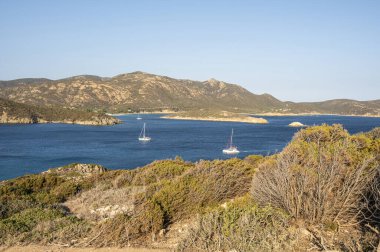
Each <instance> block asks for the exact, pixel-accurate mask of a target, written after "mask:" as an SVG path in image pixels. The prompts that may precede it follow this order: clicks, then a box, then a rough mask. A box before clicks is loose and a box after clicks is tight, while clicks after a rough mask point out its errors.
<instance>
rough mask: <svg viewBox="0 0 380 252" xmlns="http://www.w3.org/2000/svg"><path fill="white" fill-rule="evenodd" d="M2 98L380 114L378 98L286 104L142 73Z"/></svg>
mask: <svg viewBox="0 0 380 252" xmlns="http://www.w3.org/2000/svg"><path fill="white" fill-rule="evenodd" d="M0 97H3V98H6V99H10V100H14V101H17V102H21V103H27V104H34V105H40V106H63V107H67V108H81V109H91V110H103V109H105V110H107V111H108V112H110V113H118V112H133V111H135V112H140V111H148V112H149V111H167V110H170V111H184V110H196V109H200V108H203V109H210V110H219V111H221V110H226V111H229V112H245V113H254V114H257V113H277V114H291V113H296V114H298V113H327V114H345V115H351V114H352V115H373V116H379V115H380V100H376V101H369V102H361V101H353V100H332V101H326V102H318V103H293V102H282V101H280V100H278V99H276V98H274V97H273V96H271V95H269V94H263V95H256V94H253V93H251V92H249V91H248V90H246V89H244V88H242V87H241V86H239V85H235V84H229V83H225V82H223V81H218V80H215V79H210V80H207V81H193V80H183V79H174V78H170V77H167V76H159V75H154V74H149V73H143V72H133V73H127V74H120V75H117V76H114V77H112V78H103V77H99V76H92V75H81V76H74V77H70V78H65V79H61V80H48V79H42V78H41V79H20V80H13V81H2V82H0Z"/></svg>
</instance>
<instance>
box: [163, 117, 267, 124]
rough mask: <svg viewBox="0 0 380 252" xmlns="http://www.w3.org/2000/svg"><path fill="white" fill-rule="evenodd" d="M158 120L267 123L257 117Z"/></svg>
mask: <svg viewBox="0 0 380 252" xmlns="http://www.w3.org/2000/svg"><path fill="white" fill-rule="evenodd" d="M160 118H163V119H171V120H190V121H211V122H240V123H252V124H268V123H269V122H268V121H267V120H266V119H264V118H257V117H247V118H239V117H230V118H220V117H186V116H161V117H160Z"/></svg>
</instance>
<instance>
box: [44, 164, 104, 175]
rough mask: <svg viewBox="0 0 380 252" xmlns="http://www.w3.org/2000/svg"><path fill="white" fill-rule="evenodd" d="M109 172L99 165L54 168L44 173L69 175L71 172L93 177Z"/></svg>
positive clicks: (71, 165) (74, 165)
mask: <svg viewBox="0 0 380 252" xmlns="http://www.w3.org/2000/svg"><path fill="white" fill-rule="evenodd" d="M106 171H107V168H105V167H103V166H101V165H97V164H76V163H74V164H69V165H66V166H62V167H58V168H52V169H49V170H47V171H45V172H43V173H55V174H67V173H71V172H75V173H79V174H83V175H92V174H100V173H104V172H106Z"/></svg>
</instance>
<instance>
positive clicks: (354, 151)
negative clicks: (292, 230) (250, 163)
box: [251, 125, 378, 226]
mask: <svg viewBox="0 0 380 252" xmlns="http://www.w3.org/2000/svg"><path fill="white" fill-rule="evenodd" d="M363 143H364V144H363ZM371 144H372V143H371V140H370V139H365V138H363V136H359V137H356V136H355V137H351V136H349V135H348V134H347V132H346V131H345V130H344V129H343V128H342V127H341V126H337V125H334V126H326V125H324V126H318V127H313V128H308V129H305V130H302V131H300V132H299V133H298V134H296V136H295V138H294V140H293V141H292V142H291V143H290V144H289V145H288V146H287V147H286V148H285V149H284V151H283V152H282V153H281V154H279V155H277V156H276V158H275V160H274V162H273V161H271V162H265V163H263V164H262V165H261V166H260V168H259V172H257V173H256V175H255V176H254V178H253V182H252V189H251V193H252V196H253V198H254V199H255V200H256V201H257V202H258V203H259V204H260V205H262V206H265V205H271V206H274V207H277V208H281V209H284V210H286V211H287V212H288V213H289V214H290V215H291V216H293V217H294V218H296V219H304V220H306V221H309V222H311V223H324V224H326V225H330V226H331V225H338V226H341V225H352V224H357V223H358V222H359V221H360V218H361V216H362V210H361V208H362V206H361V201H362V198H363V194H364V192H365V191H366V190H367V188H368V185H370V184H371V183H373V181H374V177H375V174H376V168H377V167H378V162H376V159H375V155H376V153H375V152H374V151H373V149H372V148H371Z"/></svg>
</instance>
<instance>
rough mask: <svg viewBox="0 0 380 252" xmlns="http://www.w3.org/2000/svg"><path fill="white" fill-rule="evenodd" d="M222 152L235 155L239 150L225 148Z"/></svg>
mask: <svg viewBox="0 0 380 252" xmlns="http://www.w3.org/2000/svg"><path fill="white" fill-rule="evenodd" d="M223 153H224V154H228V155H236V154H239V153H240V151H238V150H229V149H226V150H223Z"/></svg>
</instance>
